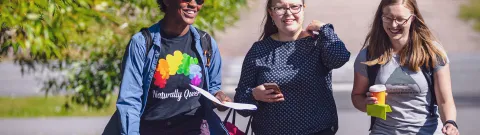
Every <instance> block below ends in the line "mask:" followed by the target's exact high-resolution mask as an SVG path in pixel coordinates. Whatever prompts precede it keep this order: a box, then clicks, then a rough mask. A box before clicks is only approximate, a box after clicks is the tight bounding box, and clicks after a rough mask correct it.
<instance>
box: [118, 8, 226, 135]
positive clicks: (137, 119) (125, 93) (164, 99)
mask: <svg viewBox="0 0 480 135" xmlns="http://www.w3.org/2000/svg"><path fill="white" fill-rule="evenodd" d="M157 3H158V4H159V5H160V9H161V11H162V12H164V13H165V16H164V18H163V19H162V20H160V21H159V22H158V23H156V24H154V25H153V26H151V27H150V28H148V30H149V31H150V33H148V34H150V35H151V40H152V41H145V40H148V38H147V39H146V38H145V37H144V36H143V35H142V34H141V33H137V34H135V35H134V36H133V37H132V39H131V41H130V44H129V45H128V47H127V50H126V53H125V55H124V58H123V59H124V70H123V71H124V72H123V75H122V76H123V79H122V84H121V86H120V92H119V97H118V101H117V111H118V114H119V119H120V123H118V125H120V126H121V129H120V132H121V134H122V135H138V134H142V135H210V134H227V133H228V132H227V131H226V130H224V129H225V128H224V127H223V125H222V122H221V120H220V119H219V117H218V116H217V115H216V114H215V112H214V111H213V108H214V107H213V106H212V105H213V103H212V102H211V101H209V100H208V99H206V98H204V97H202V95H201V94H200V93H199V92H198V91H196V90H194V89H192V88H191V86H190V85H195V86H197V87H200V88H203V89H206V90H208V91H209V92H210V93H211V94H212V95H215V96H216V97H217V98H218V99H219V100H220V101H222V102H223V101H231V99H230V98H228V97H227V96H226V95H225V94H224V93H223V92H222V91H221V90H220V84H221V72H220V71H221V69H220V67H221V64H222V63H221V59H220V53H219V52H218V47H217V44H216V42H215V40H214V39H213V38H211V39H210V40H208V39H207V40H206V41H211V47H212V51H213V53H212V56H211V57H209V56H204V50H202V43H203V42H201V40H203V36H204V35H200V34H199V33H200V31H199V30H198V29H196V28H195V27H193V26H192V24H193V22H194V20H195V17H196V16H197V14H198V12H199V11H200V10H201V9H202V6H203V4H204V0H157ZM208 38H210V37H209V36H208ZM148 42H152V43H153V44H152V46H151V47H150V48H147V46H146V43H148ZM217 107H218V108H219V110H221V111H225V110H226V108H225V107H222V106H217Z"/></svg>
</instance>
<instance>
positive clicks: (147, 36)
mask: <svg viewBox="0 0 480 135" xmlns="http://www.w3.org/2000/svg"><path fill="white" fill-rule="evenodd" d="M140 32H141V33H142V35H143V37H145V47H146V49H147V50H146V52H145V56H147V55H148V52H149V51H150V48H152V45H153V39H152V35H151V34H150V31H149V30H148V28H142V29H141V30H140Z"/></svg>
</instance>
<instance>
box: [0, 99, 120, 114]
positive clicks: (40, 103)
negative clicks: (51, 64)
mask: <svg viewBox="0 0 480 135" xmlns="http://www.w3.org/2000/svg"><path fill="white" fill-rule="evenodd" d="M65 101H68V97H65V96H49V97H19V98H12V97H0V105H1V106H2V107H1V108H0V118H9V117H51V116H108V115H112V114H113V112H115V108H116V107H115V102H111V103H110V104H109V105H108V107H107V108H105V109H102V110H97V109H94V108H88V107H86V106H85V105H78V104H75V105H70V106H68V107H65V106H64V105H65ZM66 108H68V109H66Z"/></svg>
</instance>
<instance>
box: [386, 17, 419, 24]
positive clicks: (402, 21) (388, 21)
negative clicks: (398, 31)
mask: <svg viewBox="0 0 480 135" xmlns="http://www.w3.org/2000/svg"><path fill="white" fill-rule="evenodd" d="M412 16H413V17H415V15H410V17H408V18H407V19H404V18H395V19H393V18H390V17H387V16H382V21H383V22H384V23H391V22H393V21H395V23H397V24H398V25H405V23H407V21H408V20H410V18H412Z"/></svg>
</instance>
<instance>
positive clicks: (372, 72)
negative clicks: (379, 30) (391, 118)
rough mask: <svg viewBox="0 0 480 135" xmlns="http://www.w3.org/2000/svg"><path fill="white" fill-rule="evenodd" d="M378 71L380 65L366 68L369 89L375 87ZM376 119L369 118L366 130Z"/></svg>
mask: <svg viewBox="0 0 480 135" xmlns="http://www.w3.org/2000/svg"><path fill="white" fill-rule="evenodd" d="M368 59H370V54H369V53H368V49H367V60H368ZM379 70H380V65H378V64H376V65H373V66H367V76H368V86H369V87H370V86H373V85H375V80H376V79H377V74H378V71H379ZM376 119H377V118H375V117H371V118H370V128H369V129H368V131H370V130H372V128H373V125H374V124H375V120H376Z"/></svg>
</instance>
